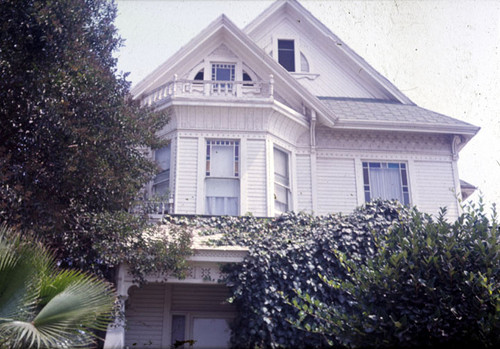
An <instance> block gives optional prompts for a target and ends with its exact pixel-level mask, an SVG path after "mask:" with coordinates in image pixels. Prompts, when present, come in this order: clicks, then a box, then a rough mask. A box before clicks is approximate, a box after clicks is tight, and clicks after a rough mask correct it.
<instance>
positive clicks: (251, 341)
mask: <svg viewBox="0 0 500 349" xmlns="http://www.w3.org/2000/svg"><path fill="white" fill-rule="evenodd" d="M409 217H410V212H409V211H408V210H407V209H406V208H404V207H402V206H400V205H398V204H396V203H389V202H373V203H370V204H367V205H366V206H364V207H362V208H360V209H357V210H355V211H354V212H353V213H352V214H350V215H348V216H343V215H338V214H332V215H328V216H321V217H316V216H312V215H309V214H305V213H287V214H284V215H282V216H280V217H277V218H273V219H262V218H256V217H252V216H244V217H212V218H198V219H193V218H190V219H185V218H171V219H172V220H174V221H175V222H177V223H189V224H197V225H199V226H201V227H205V228H207V229H206V234H213V233H223V236H222V238H219V239H218V240H217V241H214V244H218V245H244V246H247V247H249V255H248V257H247V258H245V260H244V262H243V263H240V264H232V265H227V266H225V270H224V271H225V272H226V273H227V280H226V282H227V285H228V286H229V287H230V289H231V292H232V297H231V301H233V302H234V303H235V304H236V305H237V308H238V310H239V317H238V318H237V319H236V322H235V323H234V327H233V338H232V344H233V346H235V347H238V348H245V347H248V348H254V347H289V348H296V347H318V346H324V345H327V341H326V340H325V337H324V336H323V335H321V334H316V333H309V332H307V331H303V330H300V329H298V328H297V327H295V326H293V325H292V324H291V323H290V320H291V319H296V318H297V317H298V315H299V310H297V309H295V308H294V307H293V306H291V305H289V304H288V303H287V301H286V299H285V297H284V296H283V295H285V296H289V297H293V296H294V295H295V290H302V291H303V292H305V293H308V294H310V295H314V297H316V298H318V299H321V300H324V301H325V302H326V301H330V300H332V299H335V300H338V301H339V302H343V301H345V295H343V293H341V292H339V291H338V290H336V289H332V288H330V287H327V285H326V284H325V283H324V282H323V281H322V280H321V278H320V276H319V274H321V275H325V276H328V277H334V276H338V275H339V273H343V272H344V268H343V266H342V264H341V263H340V262H339V260H338V258H337V255H336V251H340V252H343V253H345V254H346V255H348V256H349V258H350V259H352V260H355V261H358V262H361V261H363V260H365V259H366V257H367V256H373V254H374V253H375V242H374V239H373V234H372V232H373V231H386V230H387V229H388V227H390V226H391V225H392V224H394V223H396V222H399V221H401V220H407V219H409ZM312 320H313V319H311V321H312Z"/></svg>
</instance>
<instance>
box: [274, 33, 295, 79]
mask: <svg viewBox="0 0 500 349" xmlns="http://www.w3.org/2000/svg"><path fill="white" fill-rule="evenodd" d="M278 62H279V64H281V65H282V66H283V67H284V68H285V69H286V70H288V71H292V72H293V71H295V49H294V41H293V40H278Z"/></svg>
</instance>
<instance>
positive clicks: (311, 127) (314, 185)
mask: <svg viewBox="0 0 500 349" xmlns="http://www.w3.org/2000/svg"><path fill="white" fill-rule="evenodd" d="M309 138H310V139H309V144H310V151H311V201H312V202H311V209H312V212H313V214H315V213H317V211H318V209H317V206H318V205H317V202H318V199H317V183H316V180H317V176H316V111H315V110H314V109H311V120H310V123H309Z"/></svg>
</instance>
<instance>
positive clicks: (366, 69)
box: [244, 0, 414, 104]
mask: <svg viewBox="0 0 500 349" xmlns="http://www.w3.org/2000/svg"><path fill="white" fill-rule="evenodd" d="M280 13H281V14H288V15H291V16H294V18H295V17H296V18H297V21H298V20H299V19H298V18H299V17H300V24H301V26H304V25H308V27H309V28H311V29H312V30H313V31H314V32H315V34H314V37H315V38H316V40H317V42H319V41H321V45H322V47H324V48H325V50H327V49H329V50H332V51H333V52H336V53H342V54H344V55H345V56H346V57H347V60H348V61H349V62H351V63H353V64H354V65H355V69H353V70H354V71H355V72H354V73H355V74H357V75H360V76H364V77H365V83H368V84H376V85H378V86H381V87H382V88H383V89H384V90H385V91H386V92H387V93H388V94H389V95H390V96H392V99H393V100H394V101H399V102H401V103H403V104H414V103H413V102H412V101H411V100H410V99H409V98H408V97H407V96H406V95H405V94H403V93H402V92H401V91H400V90H399V89H398V88H397V87H396V86H394V85H393V84H392V83H391V82H390V81H389V80H387V79H386V78H385V77H384V76H382V75H381V74H380V73H378V72H377V71H376V70H375V69H374V68H373V67H372V66H371V65H370V64H368V63H367V62H366V61H365V60H364V59H363V58H362V57H361V56H359V55H358V54H357V53H356V52H354V51H353V50H352V49H351V48H349V46H348V45H346V44H345V43H344V42H343V41H342V40H340V38H339V37H338V36H336V35H335V34H334V33H332V32H331V31H330V29H328V27H326V26H325V25H324V24H323V23H321V22H320V21H319V20H318V19H317V18H316V17H314V16H313V15H312V14H311V13H310V12H309V11H308V10H307V9H305V8H304V7H303V6H302V5H301V4H300V3H299V2H298V1H296V0H286V1H276V2H274V3H273V4H272V5H271V6H269V7H268V8H267V9H266V10H264V12H262V13H261V14H260V15H258V16H257V17H256V18H255V19H254V20H253V21H252V22H250V23H249V24H248V25H247V26H246V27H245V28H244V31H245V33H247V34H248V35H249V36H250V37H252V34H253V33H254V32H256V31H257V30H259V28H260V27H261V26H263V27H265V26H268V25H269V24H270V23H272V22H273V21H275V20H276V16H279V14H280Z"/></svg>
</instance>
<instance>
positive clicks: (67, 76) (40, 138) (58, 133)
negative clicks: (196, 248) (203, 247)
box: [0, 0, 183, 278]
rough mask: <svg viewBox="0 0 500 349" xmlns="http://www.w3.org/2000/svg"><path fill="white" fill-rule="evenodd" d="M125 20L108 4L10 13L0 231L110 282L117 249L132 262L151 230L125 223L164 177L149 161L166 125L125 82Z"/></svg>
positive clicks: (58, 4)
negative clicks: (137, 244) (121, 51)
mask: <svg viewBox="0 0 500 349" xmlns="http://www.w3.org/2000/svg"><path fill="white" fill-rule="evenodd" d="M115 15H116V8H115V5H114V4H113V2H112V1H107V0H57V1H56V0H48V1H33V0H3V1H1V2H0V26H1V30H0V120H1V124H2V125H1V127H0V140H1V141H0V221H4V222H6V223H7V224H8V225H9V226H12V227H16V228H18V229H20V230H23V231H29V230H31V231H34V232H36V234H37V235H38V236H39V237H41V238H42V239H43V241H44V242H45V243H46V244H47V245H49V246H51V247H52V249H54V250H55V251H56V253H57V257H58V260H59V261H60V263H62V265H63V266H71V267H77V268H80V269H83V270H88V271H92V272H94V273H97V274H100V275H104V276H106V277H108V278H109V277H111V274H112V271H113V268H114V267H115V265H116V263H117V262H118V260H119V258H117V259H113V258H108V255H107V252H108V249H111V252H113V253H115V255H116V251H117V250H122V255H123V256H127V253H124V252H123V251H125V250H126V248H127V246H125V245H123V241H127V240H129V239H131V238H133V237H134V236H137V235H139V232H141V231H143V230H144V228H145V227H146V220H145V219H139V218H134V217H132V216H130V215H129V214H128V213H127V212H128V211H129V209H130V206H131V204H132V202H133V200H134V199H135V198H136V196H137V193H138V191H139V190H140V189H141V188H142V187H143V185H144V183H146V182H147V181H148V180H149V179H150V178H151V177H152V176H153V175H154V173H155V171H156V166H155V165H154V164H153V163H151V162H150V161H149V160H148V159H146V158H145V157H144V156H143V155H142V153H141V149H144V147H152V148H155V147H159V146H161V142H160V140H159V139H157V138H156V136H155V131H157V130H159V129H160V128H161V127H162V126H163V125H165V123H166V122H167V116H166V115H165V114H155V113H152V112H151V111H150V110H148V109H144V108H140V106H139V105H138V102H136V101H133V100H132V99H131V98H130V96H129V95H128V91H129V83H128V82H127V81H126V80H125V77H120V76H117V74H116V71H115V65H116V59H115V58H113V56H112V53H113V51H114V50H116V49H117V47H119V45H120V39H119V37H118V36H117V33H116V28H115V27H114V25H113V20H114V18H115ZM126 223H129V224H126ZM104 228H105V229H106V230H104ZM135 252H136V253H140V251H139V252H137V251H135ZM182 255H183V254H182V253H181V254H180V255H179V256H178V257H179V258H169V261H173V260H182V258H181V257H182ZM160 259H161V258H160ZM172 267H173V268H174V269H175V268H176V265H175V262H174V263H173V264H172Z"/></svg>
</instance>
